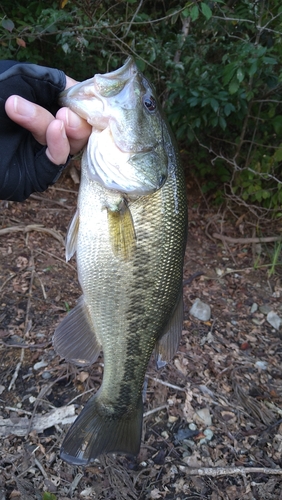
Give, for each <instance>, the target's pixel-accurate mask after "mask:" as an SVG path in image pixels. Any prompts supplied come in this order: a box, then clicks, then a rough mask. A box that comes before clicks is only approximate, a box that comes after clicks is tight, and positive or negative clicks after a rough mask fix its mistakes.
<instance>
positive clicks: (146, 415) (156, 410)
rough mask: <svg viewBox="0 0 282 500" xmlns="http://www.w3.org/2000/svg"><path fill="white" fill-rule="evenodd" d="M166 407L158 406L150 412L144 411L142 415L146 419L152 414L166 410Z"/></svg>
mask: <svg viewBox="0 0 282 500" xmlns="http://www.w3.org/2000/svg"><path fill="white" fill-rule="evenodd" d="M167 407H168V405H162V406H158V408H153V409H152V410H148V411H145V413H143V417H144V418H145V417H148V416H149V415H152V414H153V413H157V412H158V411H161V410H166V408H167Z"/></svg>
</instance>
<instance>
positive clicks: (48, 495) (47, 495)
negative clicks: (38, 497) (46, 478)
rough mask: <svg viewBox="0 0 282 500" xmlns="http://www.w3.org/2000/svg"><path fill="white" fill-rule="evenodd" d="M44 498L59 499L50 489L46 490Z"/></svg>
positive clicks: (44, 499)
mask: <svg viewBox="0 0 282 500" xmlns="http://www.w3.org/2000/svg"><path fill="white" fill-rule="evenodd" d="M42 500H57V497H56V495H53V493H49V491H45V492H44V493H43V495H42Z"/></svg>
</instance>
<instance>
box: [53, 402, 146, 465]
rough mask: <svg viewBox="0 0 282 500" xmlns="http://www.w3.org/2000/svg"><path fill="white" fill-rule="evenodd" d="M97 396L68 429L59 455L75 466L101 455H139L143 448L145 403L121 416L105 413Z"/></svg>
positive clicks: (139, 403) (140, 403)
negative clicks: (141, 445) (141, 446)
mask: <svg viewBox="0 0 282 500" xmlns="http://www.w3.org/2000/svg"><path fill="white" fill-rule="evenodd" d="M97 396H98V394H95V396H93V397H92V398H91V399H90V400H89V401H88V402H87V404H86V406H85V407H84V409H83V410H82V412H81V413H80V415H79V416H78V418H77V419H76V421H75V422H74V423H73V425H72V426H71V428H70V429H69V431H68V433H67V435H66V437H65V439H64V441H63V444H62V447H61V452H60V457H61V458H62V460H65V461H66V462H68V463H70V464H72V465H87V464H88V463H89V462H91V461H93V460H94V459H95V458H97V457H98V456H99V455H101V454H102V453H124V454H125V455H137V454H138V453H139V449H140V442H141V432H142V420H143V404H142V398H141V397H140V400H139V402H138V407H137V408H136V410H135V411H133V412H131V413H130V414H124V415H122V416H120V415H115V413H114V412H111V413H110V412H109V411H106V410H105V408H103V406H102V405H101V404H100V402H99V397H97Z"/></svg>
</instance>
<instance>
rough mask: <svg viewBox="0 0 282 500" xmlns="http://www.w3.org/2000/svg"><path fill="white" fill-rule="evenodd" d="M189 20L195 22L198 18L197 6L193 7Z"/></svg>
mask: <svg viewBox="0 0 282 500" xmlns="http://www.w3.org/2000/svg"><path fill="white" fill-rule="evenodd" d="M190 16H191V20H192V21H196V20H197V19H198V17H199V7H198V5H194V6H193V7H192V9H191V12H190Z"/></svg>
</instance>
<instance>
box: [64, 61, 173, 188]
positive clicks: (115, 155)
mask: <svg viewBox="0 0 282 500" xmlns="http://www.w3.org/2000/svg"><path fill="white" fill-rule="evenodd" d="M60 104H62V105H63V106H68V107H69V108H70V109H72V110H73V111H74V112H76V113H77V114H78V115H80V116H81V117H82V118H84V119H86V120H87V121H88V122H89V123H90V124H91V125H92V134H91V136H90V139H89V141H88V146H87V171H88V176H89V178H90V179H92V180H95V181H97V182H100V183H101V184H102V185H103V186H104V187H106V188H107V189H113V190H117V191H120V192H123V193H127V194H128V195H129V196H130V195H131V196H142V195H147V194H151V193H153V192H155V191H156V190H158V189H160V188H161V187H162V186H163V184H164V182H165V180H166V178H167V175H168V154H167V149H166V144H165V140H164V130H163V127H164V118H163V116H162V112H161V109H160V105H159V103H158V99H157V96H156V94H155V91H154V89H153V87H152V86H151V85H150V83H149V82H148V81H147V80H146V78H145V77H144V76H143V75H142V73H140V72H139V70H138V68H137V66H136V64H135V62H134V61H133V59H132V58H128V59H127V60H126V62H125V64H124V65H123V66H122V67H121V68H119V69H117V70H115V71H112V72H110V73H106V74H103V75H102V74H97V75H95V76H94V77H93V78H90V79H89V80H86V81H84V82H81V83H78V84H76V85H74V86H73V87H71V88H69V89H67V90H65V91H64V92H62V93H61V96H60Z"/></svg>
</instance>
